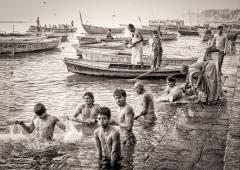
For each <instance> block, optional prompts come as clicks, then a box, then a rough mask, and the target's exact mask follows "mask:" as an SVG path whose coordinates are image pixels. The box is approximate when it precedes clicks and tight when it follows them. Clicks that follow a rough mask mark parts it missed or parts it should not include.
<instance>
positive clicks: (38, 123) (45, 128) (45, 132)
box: [33, 115, 59, 140]
mask: <svg viewBox="0 0 240 170" xmlns="http://www.w3.org/2000/svg"><path fill="white" fill-rule="evenodd" d="M57 121H59V120H58V119H57V118H56V117H55V116H51V115H47V117H46V118H45V119H40V118H38V117H35V118H34V119H33V123H34V126H35V129H36V130H37V131H38V136H39V137H40V138H43V139H48V140H52V139H53V132H54V128H55V125H56V123H57Z"/></svg>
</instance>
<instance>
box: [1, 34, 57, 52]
mask: <svg viewBox="0 0 240 170" xmlns="http://www.w3.org/2000/svg"><path fill="white" fill-rule="evenodd" d="M60 44H61V40H60V39H59V38H52V39H46V38H38V37H36V38H29V39H20V38H19V39H15V38H7V39H0V54H1V53H22V52H32V51H39V50H49V49H53V48H56V47H58V46H59V45H60Z"/></svg>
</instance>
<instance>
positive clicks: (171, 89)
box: [157, 76, 183, 103]
mask: <svg viewBox="0 0 240 170" xmlns="http://www.w3.org/2000/svg"><path fill="white" fill-rule="evenodd" d="M166 80H167V87H166V89H165V91H164V94H163V95H162V96H160V97H159V98H158V99H157V102H170V103H173V102H174V101H176V100H179V99H181V98H182V96H183V91H182V89H181V88H180V87H177V86H176V79H175V78H174V77H172V76H169V77H167V79H166Z"/></svg>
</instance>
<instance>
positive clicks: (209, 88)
mask: <svg viewBox="0 0 240 170" xmlns="http://www.w3.org/2000/svg"><path fill="white" fill-rule="evenodd" d="M181 72H182V73H183V74H186V72H187V73H188V76H187V79H188V80H187V81H186V82H188V83H189V84H190V86H191V87H192V88H193V89H194V90H195V91H197V95H198V99H197V101H196V102H197V103H198V102H203V103H207V104H216V102H217V100H218V98H219V91H220V90H219V89H220V88H219V87H218V74H217V67H216V64H215V63H214V62H213V61H203V62H197V63H194V64H192V65H191V66H189V68H188V67H186V66H183V67H182V69H181ZM194 80H196V83H194Z"/></svg>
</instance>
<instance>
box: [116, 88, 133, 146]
mask: <svg viewBox="0 0 240 170" xmlns="http://www.w3.org/2000/svg"><path fill="white" fill-rule="evenodd" d="M126 96H127V94H126V91H125V90H123V89H116V90H115V91H114V93H113V97H114V99H115V101H116V103H117V105H118V106H119V114H118V122H117V125H118V126H119V128H120V134H121V140H122V144H123V145H125V146H129V145H134V144H135V143H136V137H135V135H134V134H133V131H132V128H133V123H134V111H133V108H132V107H131V106H130V105H129V104H128V103H127V101H126Z"/></svg>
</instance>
